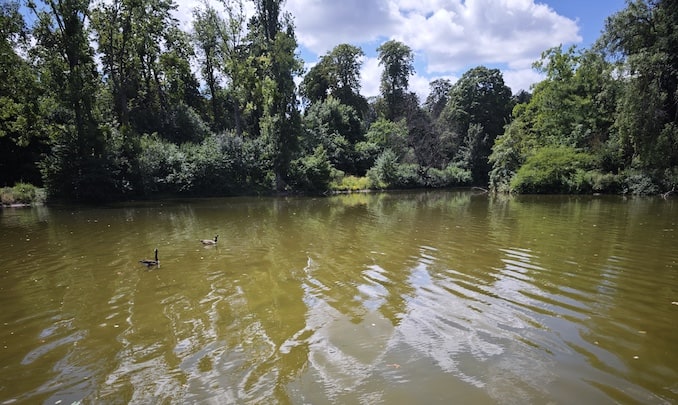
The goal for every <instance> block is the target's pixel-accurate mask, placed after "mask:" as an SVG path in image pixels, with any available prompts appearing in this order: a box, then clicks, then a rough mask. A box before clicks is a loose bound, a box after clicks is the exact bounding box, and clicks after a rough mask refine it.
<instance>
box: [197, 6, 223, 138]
mask: <svg viewBox="0 0 678 405" xmlns="http://www.w3.org/2000/svg"><path fill="white" fill-rule="evenodd" d="M204 7H205V9H204V10H201V9H197V8H196V9H195V10H194V11H193V41H194V43H195V45H196V46H197V48H198V50H199V52H200V54H201V56H202V57H201V58H200V59H199V62H200V70H201V72H202V76H203V79H204V80H205V83H206V84H207V90H208V93H209V102H210V107H211V112H212V122H214V127H215V129H223V128H224V123H223V120H222V115H223V113H222V110H223V105H222V104H223V103H222V100H220V87H221V86H220V77H219V72H220V71H221V70H223V64H224V63H225V62H224V61H223V58H224V55H223V49H224V47H225V46H226V45H225V44H224V43H223V37H224V36H225V35H226V30H227V28H226V22H225V21H224V20H223V19H222V18H221V17H219V14H218V13H217V11H216V9H214V7H212V6H210V5H209V4H208V3H205V5H204Z"/></svg>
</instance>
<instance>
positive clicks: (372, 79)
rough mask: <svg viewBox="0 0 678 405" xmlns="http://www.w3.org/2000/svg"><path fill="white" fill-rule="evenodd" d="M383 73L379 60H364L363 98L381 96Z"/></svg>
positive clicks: (361, 71) (361, 75)
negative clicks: (380, 88)
mask: <svg viewBox="0 0 678 405" xmlns="http://www.w3.org/2000/svg"><path fill="white" fill-rule="evenodd" d="M381 71H382V69H381V66H379V60H378V59H377V58H363V65H362V68H361V69H360V78H361V79H362V88H361V89H360V93H361V94H362V95H363V96H365V97H372V96H376V95H378V94H379V83H380V81H381Z"/></svg>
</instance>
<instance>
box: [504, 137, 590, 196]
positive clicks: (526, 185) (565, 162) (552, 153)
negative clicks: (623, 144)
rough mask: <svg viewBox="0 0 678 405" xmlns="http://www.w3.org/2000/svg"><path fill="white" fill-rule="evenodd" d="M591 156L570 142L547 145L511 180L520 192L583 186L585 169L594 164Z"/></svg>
mask: <svg viewBox="0 0 678 405" xmlns="http://www.w3.org/2000/svg"><path fill="white" fill-rule="evenodd" d="M592 160H593V159H592V157H591V156H590V155H588V154H586V153H583V152H578V151H577V150H575V149H574V148H571V147H568V146H555V147H553V146H548V147H543V148H541V149H538V150H537V151H535V152H534V154H533V155H532V156H530V157H528V158H527V160H526V161H525V164H524V165H522V166H521V167H520V169H518V171H517V172H516V174H515V176H514V177H513V178H512V179H511V181H510V190H511V191H512V192H517V193H530V194H535V193H572V192H575V193H576V192H579V191H580V189H581V188H582V185H581V180H582V179H583V177H582V172H585V171H586V170H587V169H588V168H589V167H590V166H591V165H592V163H593V162H592Z"/></svg>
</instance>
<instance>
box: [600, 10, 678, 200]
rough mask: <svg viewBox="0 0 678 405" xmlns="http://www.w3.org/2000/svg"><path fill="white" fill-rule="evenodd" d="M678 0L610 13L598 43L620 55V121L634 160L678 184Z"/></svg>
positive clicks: (665, 179) (608, 50)
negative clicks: (622, 81) (621, 83)
mask: <svg viewBox="0 0 678 405" xmlns="http://www.w3.org/2000/svg"><path fill="white" fill-rule="evenodd" d="M677 24H678V3H677V2H676V1H674V0H636V1H633V2H629V3H628V5H627V7H626V8H625V9H624V10H622V11H620V12H618V13H616V14H614V15H612V16H611V17H609V18H608V20H607V22H606V25H605V30H604V33H603V36H602V37H601V38H600V40H599V45H600V46H601V47H602V48H603V49H604V50H606V51H607V52H608V54H610V55H611V56H613V57H616V59H617V61H618V64H619V65H618V66H619V70H620V71H621V72H623V76H624V82H625V89H624V91H623V94H622V96H621V100H620V102H619V113H618V114H617V121H616V126H617V128H618V129H619V134H620V136H621V140H622V142H623V143H626V144H628V145H629V146H630V148H631V149H632V151H633V164H634V165H635V166H637V167H641V168H645V169H646V170H650V171H652V172H654V175H655V177H663V178H664V179H663V180H662V179H660V180H661V181H665V182H666V183H667V184H665V186H666V187H669V188H670V187H672V186H673V187H676V186H678V52H676V49H678V30H677V29H676V25H677Z"/></svg>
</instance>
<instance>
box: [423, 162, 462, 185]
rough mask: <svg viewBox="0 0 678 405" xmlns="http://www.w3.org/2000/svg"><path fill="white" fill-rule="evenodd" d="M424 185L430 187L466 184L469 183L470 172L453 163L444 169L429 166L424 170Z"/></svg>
mask: <svg viewBox="0 0 678 405" xmlns="http://www.w3.org/2000/svg"><path fill="white" fill-rule="evenodd" d="M424 181H425V184H424V185H425V186H426V187H432V188H440V187H453V186H466V185H469V184H471V172H470V171H469V170H466V169H464V168H461V167H459V166H457V165H455V164H450V165H448V166H447V167H446V168H445V169H442V170H441V169H436V168H430V169H428V171H427V172H426V176H425V179H424Z"/></svg>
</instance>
